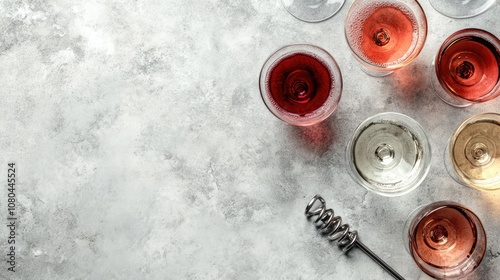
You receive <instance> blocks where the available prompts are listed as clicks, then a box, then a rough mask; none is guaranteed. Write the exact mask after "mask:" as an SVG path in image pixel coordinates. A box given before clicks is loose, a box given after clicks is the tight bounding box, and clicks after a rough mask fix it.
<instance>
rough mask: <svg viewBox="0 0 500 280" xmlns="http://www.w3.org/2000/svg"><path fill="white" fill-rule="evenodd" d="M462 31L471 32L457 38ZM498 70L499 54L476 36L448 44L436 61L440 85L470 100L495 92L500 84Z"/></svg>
mask: <svg viewBox="0 0 500 280" xmlns="http://www.w3.org/2000/svg"><path fill="white" fill-rule="evenodd" d="M461 32H464V33H465V32H468V31H467V30H465V31H460V32H457V33H456V34H455V35H457V36H460V33H461ZM469 33H470V32H469ZM452 37H453V36H452ZM499 70H500V55H499V51H498V50H496V49H495V47H494V46H493V45H492V44H491V43H490V42H488V41H486V40H485V39H483V38H481V37H476V36H473V35H472V36H464V37H462V38H459V39H456V40H452V41H451V42H450V43H449V44H448V45H446V43H445V45H444V46H443V47H442V48H441V52H440V53H439V54H438V57H437V59H436V74H437V77H438V79H439V81H440V83H441V85H443V86H444V87H445V88H446V89H448V90H449V91H451V93H453V94H455V95H457V96H459V97H461V98H464V99H467V100H470V101H475V100H477V99H480V98H482V97H484V96H486V95H488V94H489V93H490V92H491V91H492V89H493V88H494V87H495V85H496V84H497V83H498V81H499V72H500V71H499Z"/></svg>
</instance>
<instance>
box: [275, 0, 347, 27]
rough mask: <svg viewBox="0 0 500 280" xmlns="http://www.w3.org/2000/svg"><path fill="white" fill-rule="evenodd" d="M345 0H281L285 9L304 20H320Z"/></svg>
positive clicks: (327, 17) (338, 7)
mask: <svg viewBox="0 0 500 280" xmlns="http://www.w3.org/2000/svg"><path fill="white" fill-rule="evenodd" d="M344 1H345V0H281V2H282V3H283V6H284V7H285V9H286V10H287V11H288V12H289V13H290V14H291V15H292V16H294V17H296V18H298V19H300V20H302V21H305V22H320V21H324V20H327V19H329V18H331V17H332V16H333V15H335V14H336V13H337V12H338V11H339V10H340V8H342V5H344Z"/></svg>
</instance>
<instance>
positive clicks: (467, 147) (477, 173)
mask: <svg viewBox="0 0 500 280" xmlns="http://www.w3.org/2000/svg"><path fill="white" fill-rule="evenodd" d="M445 163H446V165H447V169H448V172H449V173H450V175H451V177H452V178H454V179H455V180H456V181H457V182H459V183H461V184H463V185H466V186H470V187H473V188H477V189H480V190H497V189H500V114H496V113H483V114H478V115H474V116H472V117H470V118H468V119H467V120H465V121H464V122H462V123H461V124H460V126H459V127H458V128H457V129H456V130H455V131H454V133H453V135H452V137H451V138H450V141H449V145H448V147H447V149H446V151H445Z"/></svg>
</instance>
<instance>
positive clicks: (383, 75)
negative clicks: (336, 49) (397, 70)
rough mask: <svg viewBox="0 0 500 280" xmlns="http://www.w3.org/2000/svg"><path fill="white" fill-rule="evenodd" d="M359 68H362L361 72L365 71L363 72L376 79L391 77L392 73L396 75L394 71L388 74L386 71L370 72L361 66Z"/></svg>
mask: <svg viewBox="0 0 500 280" xmlns="http://www.w3.org/2000/svg"><path fill="white" fill-rule="evenodd" d="M358 66H359V68H361V70H363V72H365V73H366V74H368V75H369V76H372V77H376V78H381V77H386V76H389V75H391V74H392V73H394V71H388V72H386V71H370V70H368V69H366V68H364V67H363V66H361V65H358Z"/></svg>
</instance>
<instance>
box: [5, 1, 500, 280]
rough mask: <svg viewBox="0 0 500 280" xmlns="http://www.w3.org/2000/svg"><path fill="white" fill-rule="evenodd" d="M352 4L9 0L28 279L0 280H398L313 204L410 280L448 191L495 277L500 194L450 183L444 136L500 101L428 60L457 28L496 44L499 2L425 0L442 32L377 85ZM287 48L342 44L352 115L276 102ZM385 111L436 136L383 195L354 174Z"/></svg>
mask: <svg viewBox="0 0 500 280" xmlns="http://www.w3.org/2000/svg"><path fill="white" fill-rule="evenodd" d="M351 2H352V1H347V3H346V4H345V6H344V7H343V8H342V9H341V11H340V12H339V14H337V15H336V16H335V17H333V18H331V19H329V20H327V21H324V22H321V23H317V24H310V23H304V22H301V21H298V20H297V19H296V18H294V17H292V16H291V15H290V14H288V13H287V11H286V10H285V9H284V8H283V7H282V5H281V2H280V1H279V0H272V1H258V0H249V1H233V0H228V1H216V0H206V1H194V0H187V1H181V0H168V1H158V0H156V1H143V0H130V1H125V0H116V1H105V0H92V1H80V0H78V1H34V0H33V1H27V0H23V1H13V0H4V1H2V2H1V3H0V30H1V31H2V32H1V36H0V97H1V101H0V131H1V132H0V163H1V165H0V174H3V175H0V180H1V181H2V182H4V183H2V190H1V191H0V213H1V215H0V217H1V219H2V222H1V223H2V224H7V216H8V214H7V195H8V191H7V185H6V180H7V172H8V171H7V169H8V167H7V164H8V163H9V162H15V163H16V177H17V182H16V183H17V189H16V196H17V199H18V201H17V203H18V204H17V208H16V211H17V214H18V221H17V222H18V224H17V226H18V227H17V235H16V244H15V245H16V249H15V253H16V272H15V273H12V272H10V271H8V270H7V267H8V264H7V263H6V260H7V258H8V257H7V256H6V254H7V253H8V245H7V237H8V235H9V232H8V228H7V227H6V226H5V225H3V226H0V238H2V239H1V240H0V244H2V250H1V252H3V254H2V255H3V256H4V257H3V258H1V259H2V260H3V261H2V265H1V266H0V267H1V269H0V278H2V279H390V277H389V276H388V274H387V273H385V272H384V271H382V270H381V269H380V268H379V267H378V266H377V265H376V264H374V263H373V262H372V261H371V260H370V259H368V257H366V256H365V255H363V254H362V253H361V252H360V251H358V250H354V251H352V252H351V253H350V254H349V256H344V255H342V253H341V252H340V251H338V250H337V248H336V247H334V246H333V245H332V244H329V243H328V241H326V240H325V239H324V238H323V237H321V236H320V235H319V234H318V233H317V231H316V230H315V228H314V226H313V225H312V224H311V223H310V222H309V221H307V220H306V219H305V217H304V215H303V211H304V208H305V205H306V204H307V202H308V201H309V199H310V197H312V196H313V195H314V194H316V193H319V194H322V195H323V197H324V198H325V199H326V200H327V206H329V207H333V208H334V209H335V210H336V212H337V213H338V214H340V215H342V216H343V218H344V220H345V221H346V222H348V223H350V225H351V227H352V228H353V229H357V230H358V231H359V233H360V238H361V240H362V241H363V242H364V243H365V244H367V245H368V246H369V247H370V248H371V249H372V250H373V251H375V252H377V253H378V254H379V255H380V256H381V257H382V258H383V259H385V260H386V261H387V262H388V263H389V264H391V265H393V267H394V268H395V269H396V270H397V271H399V272H400V273H401V274H402V275H403V276H405V277H406V278H407V279H429V277H428V276H426V275H425V274H423V273H422V272H420V270H419V269H418V267H417V266H416V265H415V264H414V262H413V260H412V259H411V257H410V256H409V254H408V253H407V252H406V251H405V249H404V246H403V241H402V233H401V232H402V228H403V223H404V221H405V220H406V216H407V215H408V214H409V213H410V212H411V211H412V210H413V209H414V208H416V207H417V206H419V205H421V204H427V203H430V202H434V201H438V200H445V199H446V200H453V201H457V202H460V203H463V204H465V205H467V206H469V207H470V208H471V209H473V210H474V211H475V212H476V213H477V214H478V216H479V217H480V218H481V219H482V221H483V222H484V225H485V228H486V231H487V234H488V237H489V239H488V247H487V252H486V255H485V258H484V261H483V263H482V265H481V266H480V268H479V269H478V270H477V272H476V273H475V274H474V275H473V276H472V277H471V278H470V279H498V277H499V276H498V275H499V274H500V258H499V256H500V235H499V234H498V232H500V218H499V217H500V192H498V191H497V192H481V191H478V190H475V189H472V188H467V187H464V186H461V185H459V184H458V183H456V182H455V181H453V180H452V179H451V178H450V177H449V176H448V174H447V172H446V169H445V167H444V165H443V157H442V155H443V151H444V148H445V146H446V144H447V141H448V137H449V136H450V135H451V133H452V131H453V130H454V129H455V127H456V126H458V124H459V123H460V122H461V121H463V120H464V119H466V118H467V117H469V116H471V115H473V114H476V113H480V112H491V111H493V112H499V108H500V107H499V106H500V99H497V100H494V101H491V102H488V103H485V104H480V105H475V106H472V107H469V108H465V109H458V108H453V107H450V106H448V105H446V104H445V103H443V102H442V101H441V100H440V99H438V97H436V96H435V95H434V93H433V89H432V88H431V86H430V83H429V79H428V78H429V64H430V62H431V60H432V57H433V56H434V54H435V53H436V52H437V49H438V48H439V45H440V44H441V42H442V41H443V40H444V39H445V38H446V37H447V36H448V35H450V34H451V33H452V32H454V31H456V30H458V29H461V28H465V27H478V28H483V29H486V30H489V31H490V32H492V33H494V34H495V35H496V36H500V20H499V16H498V15H499V14H500V5H499V4H496V5H495V6H494V7H493V8H492V9H490V10H489V11H487V12H486V13H484V14H482V15H480V16H478V17H475V18H472V19H467V20H454V19H450V18H446V17H444V16H442V15H440V14H438V13H437V12H436V11H434V10H433V9H432V7H431V6H430V4H429V3H428V2H427V1H421V2H422V3H421V4H422V6H423V7H424V9H425V11H426V13H427V17H428V23H429V34H428V38H427V43H426V45H425V47H424V49H423V51H422V53H421V54H420V56H419V57H418V58H417V59H416V60H415V61H414V62H413V63H412V64H410V65H409V66H408V67H406V68H404V69H402V70H400V71H398V72H396V73H394V74H393V75H391V76H388V77H385V78H372V77H369V76H367V75H366V74H364V73H363V72H362V71H361V70H360V69H359V68H358V67H357V65H356V62H355V60H354V59H353V57H352V56H351V54H350V53H349V51H348V47H347V43H346V41H345V39H344V35H343V32H344V31H343V19H344V17H345V14H346V12H347V9H348V6H349V4H350V3H351ZM290 43H310V44H315V45H318V46H321V47H323V48H325V49H326V50H327V51H329V52H330V53H331V54H332V55H333V56H334V57H335V59H336V60H337V62H338V64H339V65H340V67H341V70H342V73H343V77H344V92H343V97H342V100H341V102H340V106H339V108H338V110H337V111H336V112H335V113H334V114H333V115H332V116H331V117H330V118H329V119H327V120H326V121H325V122H323V123H322V124H320V125H317V126H314V127H308V128H297V127H292V126H290V125H287V124H285V123H282V122H281V121H279V120H278V119H276V118H275V117H274V116H273V115H272V114H271V113H270V112H269V111H268V110H267V109H266V107H265V106H264V104H263V102H262V100H261V98H260V94H259V89H258V76H259V71H260V68H261V66H262V64H263V63H264V61H265V60H266V58H267V56H268V55H269V54H270V53H271V52H273V51H274V50H276V49H277V48H279V47H281V46H283V45H285V44H290ZM384 111H395V112H400V113H404V114H407V115H409V116H411V117H413V118H414V119H416V120H417V121H418V122H420V124H421V125H422V126H423V127H424V128H425V129H426V131H427V133H428V136H429V138H430V141H431V145H432V152H433V159H432V167H431V169H430V172H429V174H428V176H427V178H426V179H425V181H424V182H423V183H422V185H421V186H420V187H419V188H418V189H416V190H415V191H413V192H411V193H409V194H407V195H404V196H401V197H397V198H385V197H381V196H378V195H376V194H373V193H369V192H367V191H366V190H365V189H363V188H362V187H360V186H358V185H356V183H355V182H354V181H353V180H352V179H351V177H350V176H349V174H348V172H347V168H348V165H347V163H346V160H345V147H346V145H347V142H348V140H349V139H350V137H351V135H352V133H353V132H354V129H355V128H356V126H357V125H358V124H359V123H360V122H361V121H363V120H364V119H366V118H367V117H369V116H371V115H373V114H375V113H379V112H384Z"/></svg>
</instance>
